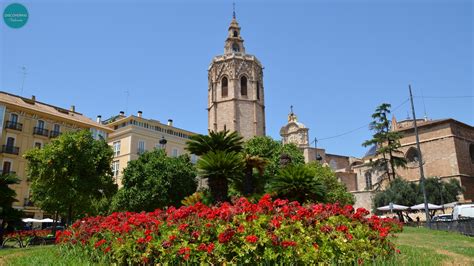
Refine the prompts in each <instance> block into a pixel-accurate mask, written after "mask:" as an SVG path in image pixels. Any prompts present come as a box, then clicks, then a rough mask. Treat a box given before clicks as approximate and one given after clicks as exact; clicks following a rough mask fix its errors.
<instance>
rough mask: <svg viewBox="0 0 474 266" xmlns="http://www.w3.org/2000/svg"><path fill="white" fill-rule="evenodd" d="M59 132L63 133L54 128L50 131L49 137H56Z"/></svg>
mask: <svg viewBox="0 0 474 266" xmlns="http://www.w3.org/2000/svg"><path fill="white" fill-rule="evenodd" d="M59 134H61V132H59V131H54V130H52V131H51V132H49V137H50V138H55V137H57V136H59Z"/></svg>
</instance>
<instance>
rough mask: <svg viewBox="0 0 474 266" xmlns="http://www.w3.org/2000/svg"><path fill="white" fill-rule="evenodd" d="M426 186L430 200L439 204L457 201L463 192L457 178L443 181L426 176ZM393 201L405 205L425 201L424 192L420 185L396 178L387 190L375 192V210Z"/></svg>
mask: <svg viewBox="0 0 474 266" xmlns="http://www.w3.org/2000/svg"><path fill="white" fill-rule="evenodd" d="M425 188H426V195H427V200H428V202H429V203H432V204H438V205H440V204H446V203H450V202H454V201H457V196H459V194H461V192H462V188H461V186H460V184H459V181H458V180H455V179H451V180H449V182H441V181H440V180H439V178H436V177H430V178H426V180H425ZM391 202H392V203H396V204H400V205H404V206H413V205H416V204H420V203H423V192H422V191H421V187H420V185H419V184H417V183H415V182H409V181H407V180H404V179H401V178H396V179H394V180H393V181H392V182H391V183H390V184H389V185H388V187H387V188H386V189H385V190H383V191H380V192H378V193H377V194H375V196H374V199H373V205H374V206H373V207H374V211H375V210H376V208H378V207H381V206H386V205H388V204H390V203H391Z"/></svg>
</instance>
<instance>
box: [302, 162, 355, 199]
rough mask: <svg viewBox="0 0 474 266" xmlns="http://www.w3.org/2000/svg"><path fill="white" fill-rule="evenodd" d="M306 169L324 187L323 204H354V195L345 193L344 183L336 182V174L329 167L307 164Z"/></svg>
mask: <svg viewBox="0 0 474 266" xmlns="http://www.w3.org/2000/svg"><path fill="white" fill-rule="evenodd" d="M307 167H308V168H309V169H310V171H312V175H313V176H315V178H316V180H317V181H319V182H320V183H322V184H324V185H325V186H326V194H325V197H324V202H325V203H336V202H339V204H341V205H347V204H354V195H352V193H350V192H348V191H347V188H346V186H345V185H344V183H341V182H340V181H339V180H338V178H337V176H336V173H334V171H333V170H332V169H331V168H330V167H328V166H323V165H322V164H321V163H319V162H312V163H309V164H307Z"/></svg>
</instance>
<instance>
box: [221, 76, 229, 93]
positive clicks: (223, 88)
mask: <svg viewBox="0 0 474 266" xmlns="http://www.w3.org/2000/svg"><path fill="white" fill-rule="evenodd" d="M228 90H229V85H228V81H227V78H226V77H223V78H222V81H221V96H222V97H227V91H228Z"/></svg>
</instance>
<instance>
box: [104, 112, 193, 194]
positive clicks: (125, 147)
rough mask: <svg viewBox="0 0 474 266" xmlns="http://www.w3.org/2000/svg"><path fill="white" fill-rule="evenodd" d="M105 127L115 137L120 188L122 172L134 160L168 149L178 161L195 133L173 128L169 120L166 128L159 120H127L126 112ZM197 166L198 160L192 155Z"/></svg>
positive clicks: (114, 168) (115, 168) (115, 169)
mask: <svg viewBox="0 0 474 266" xmlns="http://www.w3.org/2000/svg"><path fill="white" fill-rule="evenodd" d="M103 124H104V125H105V126H107V127H108V128H109V129H110V130H113V133H111V134H109V138H108V143H109V145H110V146H112V148H113V150H114V160H113V162H112V172H113V174H114V177H115V179H116V182H117V184H118V185H119V187H121V186H122V175H123V169H124V168H125V167H127V164H128V162H129V161H131V160H136V159H137V158H138V156H140V154H142V153H144V152H145V151H149V150H153V149H155V148H157V149H165V151H166V153H167V155H168V156H172V157H177V156H179V155H182V154H184V153H187V151H186V150H185V147H186V142H187V141H188V140H189V137H190V136H192V135H195V134H196V133H194V132H191V131H187V130H184V129H181V128H177V127H174V126H173V121H172V120H171V119H170V120H168V122H167V123H166V124H163V123H161V122H160V121H158V120H154V119H146V118H144V117H143V113H142V112H141V111H138V113H137V115H129V116H125V114H124V112H120V113H119V115H117V116H114V117H112V118H110V119H108V120H106V121H103ZM191 161H192V162H196V161H197V156H195V155H191Z"/></svg>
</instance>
